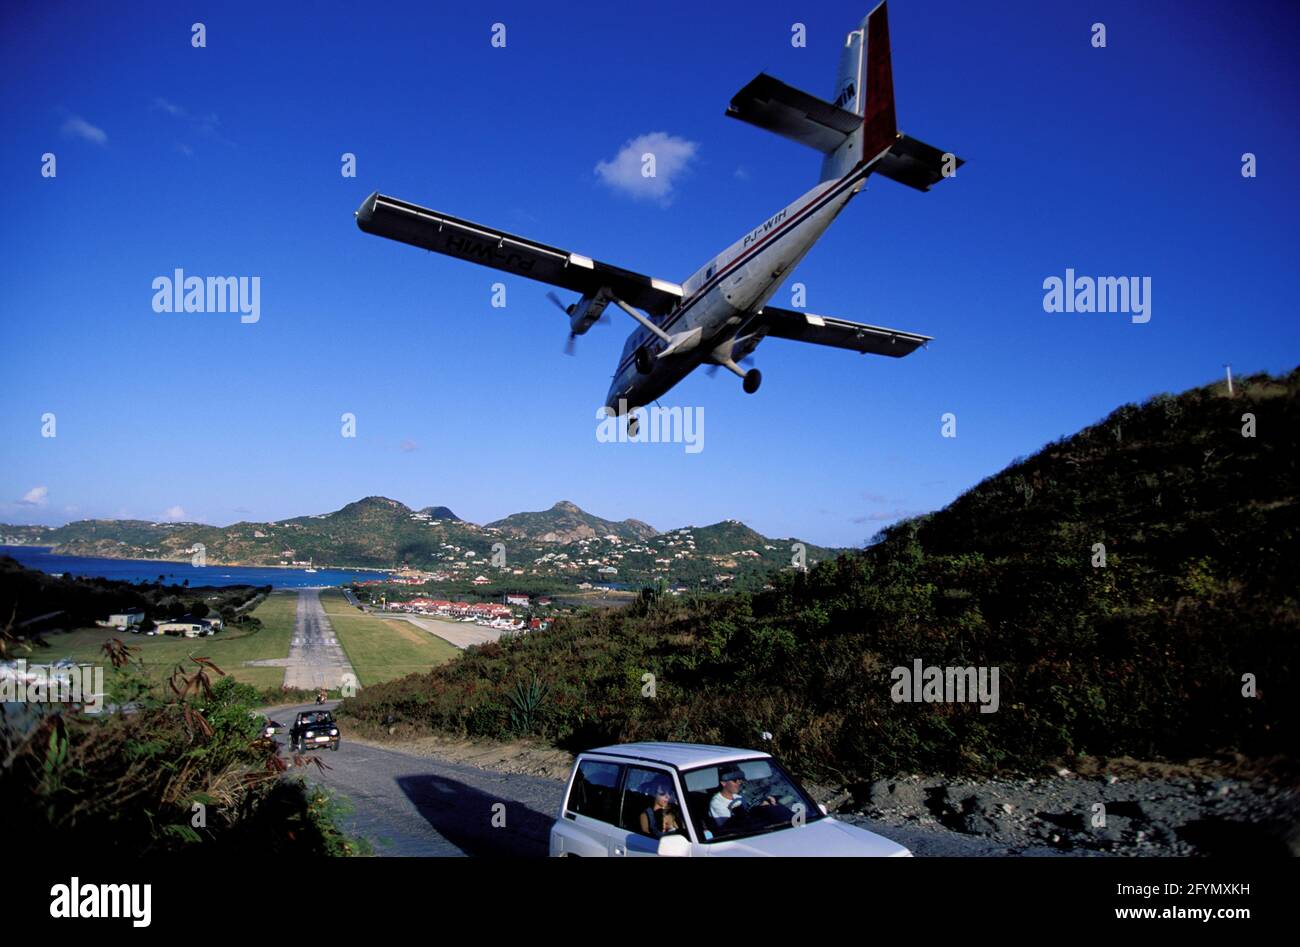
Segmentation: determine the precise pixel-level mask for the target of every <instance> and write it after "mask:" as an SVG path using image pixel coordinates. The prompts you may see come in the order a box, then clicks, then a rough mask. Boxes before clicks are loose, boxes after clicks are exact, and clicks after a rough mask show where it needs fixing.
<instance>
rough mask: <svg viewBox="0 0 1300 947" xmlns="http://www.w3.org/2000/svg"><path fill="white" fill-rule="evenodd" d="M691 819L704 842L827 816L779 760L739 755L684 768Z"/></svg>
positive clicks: (732, 837)
mask: <svg viewBox="0 0 1300 947" xmlns="http://www.w3.org/2000/svg"><path fill="white" fill-rule="evenodd" d="M682 781H683V783H684V784H685V788H686V799H687V807H688V808H689V810H690V814H691V821H692V822H693V823H694V824H695V826H696V827H697V829H698V830H699V833H700V840H701V841H702V842H706V843H707V842H717V841H722V840H724V839H734V838H744V837H746V836H751V835H762V834H764V833H766V832H779V831H781V830H782V829H789V828H794V827H795V826H796V825H798V824H800V823H808V822H816V821H817V820H818V819H824V818H825V816H823V815H822V811H821V809H820V808H818V806H817V803H815V802H814V801H813V800H812V798H811V797H809V795H808V793H807V792H805V791H804V789H803V787H802V786H800V785H799V784H798V783H797V782H795V780H794V778H793V777H791V776H790V775H789V774H788V773H787V772H786V771H785V770H784V769H782V768H781V764H779V763H777V762H776V760H773V759H770V758H766V759H756V760H740V761H739V762H736V763H722V764H719V765H714V766H701V767H698V768H696V769H692V770H687V771H686V772H684V773H682Z"/></svg>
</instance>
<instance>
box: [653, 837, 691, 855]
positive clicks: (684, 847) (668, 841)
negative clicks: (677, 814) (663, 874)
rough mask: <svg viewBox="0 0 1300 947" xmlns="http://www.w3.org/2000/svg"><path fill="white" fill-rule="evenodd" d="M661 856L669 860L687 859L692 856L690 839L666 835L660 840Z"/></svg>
mask: <svg viewBox="0 0 1300 947" xmlns="http://www.w3.org/2000/svg"><path fill="white" fill-rule="evenodd" d="M659 854H660V855H661V856H663V857H667V858H686V857H688V856H689V855H690V854H691V842H690V839H688V838H686V836H684V835H681V834H675V835H665V836H664V837H663V838H661V839H659Z"/></svg>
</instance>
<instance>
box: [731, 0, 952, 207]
mask: <svg viewBox="0 0 1300 947" xmlns="http://www.w3.org/2000/svg"><path fill="white" fill-rule="evenodd" d="M727 115H728V117H730V118H736V119H740V120H741V121H742V122H748V123H749V124H751V125H757V126H758V127H759V128H764V129H767V130H768V131H770V132H774V133H776V134H778V135H780V136H782V137H783V138H789V139H790V140H792V141H797V142H799V143H800V144H803V145H807V146H809V147H810V148H815V149H817V150H818V151H820V152H821V153H822V154H823V155H825V158H824V159H823V160H822V173H821V180H822V181H823V182H825V181H838V180H839V179H840V178H843V177H844V176H845V175H847V174H851V173H852V172H853V171H854V170H855V169H857V168H859V167H860V166H861V165H863V164H866V165H868V166H869V171H870V173H871V174H879V175H881V176H882V177H887V178H889V179H890V180H893V181H897V182H899V183H900V184H906V185H907V186H908V187H914V188H916V189H917V190H920V191H927V190H929V189H930V187H931V186H932V185H933V184H936V183H938V182H939V181H940V180H942V179H943V178H945V177H950V176H951V175H952V174H954V173H955V172H956V170H957V168H958V167H960V166H961V165H962V164H963V162H962V160H961V159H960V158H958V157H956V156H955V155H952V154H950V153H948V152H943V151H940V150H939V149H938V148H934V147H931V146H930V145H927V144H925V143H924V142H921V141H917V140H916V139H915V138H910V137H908V136H907V135H900V134H899V132H898V118H897V115H896V114H895V111H894V70H893V66H892V64H891V63H890V57H889V15H888V10H887V8H886V5H885V3H884V2H883V0H882V2H881V3H880V4H879V5H878V6H877V7H876V8H875V9H874V10H872V11H871V12H870V13H868V14H867V15H866V17H864V18H863V20H862V22H861V23H859V24H858V28H857V29H855V30H853V31H852V32H850V33H849V34H848V35H847V36H845V37H844V46H843V48H842V50H841V51H840V71H839V77H838V79H837V80H836V86H835V100H834V101H832V102H827V101H826V100H824V99H819V98H817V97H816V96H813V95H809V94H808V93H807V92H802V91H800V90H799V89H796V88H793V87H792V86H788V85H786V84H785V83H784V82H781V81H779V80H777V79H774V78H772V77H771V76H769V75H766V74H765V73H760V74H759V75H758V76H756V77H755V78H754V79H752V80H751V81H750V82H749V84H748V85H746V86H745V87H744V88H743V89H741V90H740V91H739V92H737V93H736V95H735V96H734V97H733V98H732V100H731V105H730V106H729V107H728V108H727Z"/></svg>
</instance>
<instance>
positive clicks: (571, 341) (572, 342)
mask: <svg viewBox="0 0 1300 947" xmlns="http://www.w3.org/2000/svg"><path fill="white" fill-rule="evenodd" d="M546 298H547V299H549V300H550V301H551V302H553V303H555V307H556V308H557V309H559V310H560V312H562V313H564V314H565V315H566V316H572V315H573V307H574V305H576V304H575V303H570V304H569V305H567V306H566V305H565V304H564V303H563V302H561V301H560V297H559V296H557V295H555V293H554V291H551V292H548V293H547V294H546ZM608 321H609V314H608V313H603V312H602V313H601V314H600V318H599V319H597V320H596V325H600V324H601V323H602V322H608ZM577 342H578V334H577V333H576V332H570V333H569V338H568V340H567V341H566V342H565V343H564V354H565V355H572V354H573V353H574V352H575V351H576V350H577Z"/></svg>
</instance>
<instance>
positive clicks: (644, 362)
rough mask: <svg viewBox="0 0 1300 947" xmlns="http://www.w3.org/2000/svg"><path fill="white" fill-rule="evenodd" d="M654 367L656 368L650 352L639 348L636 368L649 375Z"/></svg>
mask: <svg viewBox="0 0 1300 947" xmlns="http://www.w3.org/2000/svg"><path fill="white" fill-rule="evenodd" d="M652 368H654V360H653V359H651V357H650V353H649V352H648V351H646V350H645V349H637V350H636V370H637V371H638V372H640V373H641V374H642V375H649V374H650V370H651V369H652Z"/></svg>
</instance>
